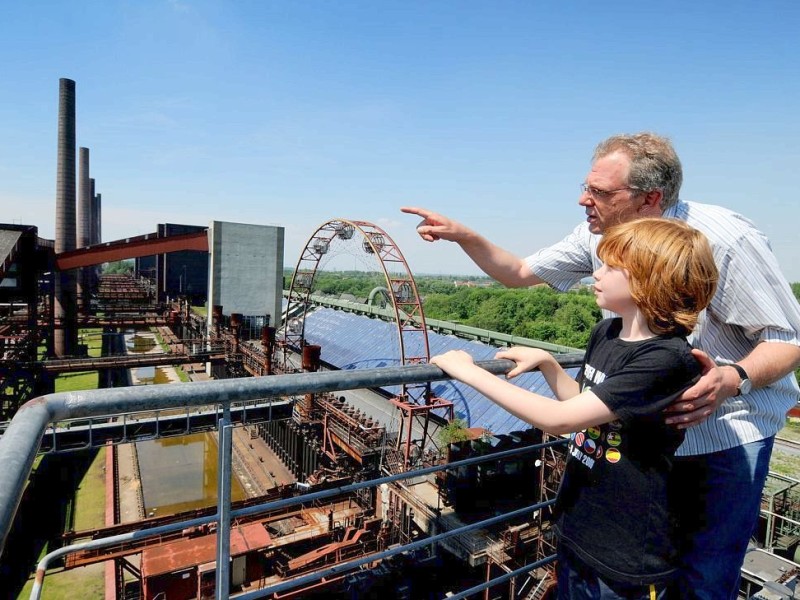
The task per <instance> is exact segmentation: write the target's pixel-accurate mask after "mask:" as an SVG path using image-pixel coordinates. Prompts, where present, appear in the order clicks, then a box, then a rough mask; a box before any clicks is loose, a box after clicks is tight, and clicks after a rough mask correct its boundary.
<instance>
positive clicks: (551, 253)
mask: <svg viewBox="0 0 800 600" xmlns="http://www.w3.org/2000/svg"><path fill="white" fill-rule="evenodd" d="M591 237H592V234H591V233H590V232H589V230H588V228H587V227H586V224H585V223H581V224H580V225H578V226H577V227H576V228H575V229H573V230H572V233H570V234H569V235H568V236H567V237H565V238H564V239H563V240H561V241H560V242H556V243H555V244H553V245H552V246H549V247H548V248H543V249H541V250H539V251H538V252H535V253H534V254H531V255H530V256H528V257H527V258H525V262H526V263H527V265H528V268H530V270H531V273H533V274H534V275H536V276H537V277H539V278H540V279H543V280H544V281H546V282H547V283H548V284H550V285H551V286H552V287H554V288H555V289H557V290H560V291H562V292H566V291H567V290H569V289H570V288H571V287H572V286H573V285H575V284H576V283H578V282H579V281H580V280H581V279H582V278H583V277H588V276H589V275H591V274H592V273H593V272H594V266H593V265H594V263H593V253H594V250H593V248H592V243H591Z"/></svg>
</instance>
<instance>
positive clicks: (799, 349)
mask: <svg viewBox="0 0 800 600" xmlns="http://www.w3.org/2000/svg"><path fill="white" fill-rule="evenodd" d="M682 179H683V175H682V168H681V163H680V160H679V159H678V156H677V154H676V153H675V151H674V149H673V147H672V145H671V143H670V142H669V140H667V139H665V138H662V137H660V136H657V135H654V134H651V133H639V134H635V135H620V136H613V137H611V138H609V139H607V140H605V141H604V142H601V143H600V144H599V145H598V146H597V148H596V150H595V153H594V157H593V162H592V167H591V170H590V171H589V173H588V175H587V176H586V180H585V182H584V183H583V185H582V193H581V196H580V199H579V201H578V203H579V204H580V205H581V206H583V207H584V209H585V211H586V221H585V222H583V223H581V224H579V225H578V226H577V227H576V228H575V229H574V230H573V231H572V233H570V234H569V235H568V236H567V237H565V238H564V239H563V240H561V241H560V242H558V243H556V244H554V245H552V246H550V247H548V248H544V249H542V250H540V251H538V252H536V253H535V254H532V255H531V256H528V257H527V258H524V259H523V258H519V257H516V256H514V255H513V254H511V253H510V252H508V251H506V250H504V249H502V248H500V247H499V246H496V245H495V244H493V243H492V242H490V241H489V240H487V239H486V238H484V237H483V236H481V235H479V234H478V233H476V232H475V231H473V230H471V229H469V228H467V227H465V226H464V225H462V224H460V223H457V222H455V221H453V220H451V219H448V218H447V217H445V216H443V215H439V214H437V213H434V212H431V211H428V210H426V209H422V208H409V207H406V208H403V209H402V210H403V212H406V213H410V214H416V215H419V216H421V217H422V218H423V221H422V223H420V224H419V225H418V227H417V231H418V233H419V235H420V237H422V239H424V240H426V241H430V242H433V241H436V240H439V239H443V240H449V241H453V242H456V243H457V244H459V245H460V246H461V248H462V249H463V250H464V251H465V252H466V253H467V255H468V256H469V257H470V258H471V259H472V260H473V261H474V262H475V264H477V265H478V266H479V267H480V268H481V269H482V270H483V271H484V272H485V273H486V274H487V275H489V276H491V277H493V278H494V279H496V280H497V281H499V282H500V283H503V284H504V285H507V286H510V287H521V286H530V285H536V284H539V283H547V284H549V285H551V286H552V287H554V288H556V289H559V290H562V291H566V290H568V289H569V288H570V287H571V286H572V285H573V284H575V283H576V282H577V281H579V280H580V279H581V278H582V277H586V276H588V275H591V273H592V272H594V271H595V270H596V269H597V268H599V267H600V265H601V263H600V261H599V259H598V258H597V254H596V252H595V250H596V248H597V244H598V242H599V240H600V236H601V235H602V233H603V231H604V230H605V229H606V228H607V227H610V226H611V225H614V224H616V223H621V222H626V221H630V220H632V219H635V218H639V217H653V216H656V217H657V216H664V217H672V218H676V219H680V220H683V221H686V222H687V223H688V224H689V225H692V226H693V227H695V228H697V229H699V230H700V231H702V232H703V233H704V234H706V236H707V237H708V239H709V241H710V242H711V245H712V248H713V251H714V260H715V262H716V263H717V267H718V269H719V272H720V278H719V285H718V288H717V289H718V291H717V294H716V295H715V297H714V299H713V301H712V303H711V305H710V307H709V308H708V309H707V311H706V313H705V315H703V316H702V317H701V320H700V321H699V323H698V326H697V328H696V329H695V332H694V334H693V336H692V338H691V341H692V344H693V346H694V347H695V348H696V349H697V350H695V351H694V352H695V356H696V358H697V359H698V360H699V361H700V362H701V364H702V365H703V369H704V375H703V377H702V378H701V380H700V381H699V382H698V383H697V384H696V385H695V386H693V387H692V388H690V389H689V390H687V391H686V392H685V393H684V394H683V396H682V398H681V400H680V401H679V402H677V403H676V404H675V405H674V407H673V408H672V409H671V412H670V413H669V414H668V416H667V422H668V423H672V424H674V425H675V426H676V427H679V428H688V429H687V435H686V440H685V442H684V443H683V445H682V446H681V447H680V449H679V450H678V453H677V456H678V459H677V461H676V468H675V474H676V486H675V491H676V492H677V496H678V497H679V499H680V501H681V506H680V507H679V510H680V513H681V527H682V528H683V531H685V535H686V547H685V548H684V549H683V557H682V569H681V575H680V577H681V585H682V586H684V594H683V595H682V597H687V598H688V597H696V598H702V599H718V598H719V599H725V600H727V599H731V600H734V599H735V598H736V597H737V592H738V580H739V570H740V568H741V564H742V562H743V559H744V554H745V552H746V550H747V544H748V541H749V539H750V535H751V533H752V532H753V530H754V527H755V524H756V522H757V520H758V512H759V505H760V500H761V492H762V489H763V485H764V481H765V479H766V475H767V471H768V467H769V459H770V455H771V452H772V444H773V441H774V436H775V434H776V433H777V432H778V431H779V430H780V429H781V428H782V427H783V425H784V423H785V415H786V412H787V411H788V410H789V409H790V408H791V407H793V406H794V405H795V404H797V402H798V400H800V390H799V389H798V385H797V381H796V379H795V377H794V374H793V372H794V370H795V369H797V368H798V366H800V306H798V303H797V301H796V299H795V298H794V296H793V294H792V292H791V289H790V287H789V284H788V283H787V282H786V279H785V278H784V276H783V275H782V274H781V272H780V269H779V267H778V264H777V260H776V259H775V256H774V255H773V253H772V251H771V249H770V247H769V242H768V240H767V239H766V237H765V236H764V234H762V233H761V232H760V231H758V230H757V229H756V228H755V226H754V225H753V224H752V223H751V222H750V221H748V220H747V219H745V218H744V217H742V216H741V215H738V214H736V213H733V212H731V211H729V210H727V209H724V208H721V207H718V206H711V205H707V204H698V203H694V202H684V201H681V200H679V199H678V193H679V191H680V187H681V183H682ZM712 413H713V416H711V418H708V417H709V415H712Z"/></svg>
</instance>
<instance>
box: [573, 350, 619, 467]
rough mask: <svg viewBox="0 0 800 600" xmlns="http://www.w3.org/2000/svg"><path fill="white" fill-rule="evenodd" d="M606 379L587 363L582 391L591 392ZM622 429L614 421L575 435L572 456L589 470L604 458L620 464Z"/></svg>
mask: <svg viewBox="0 0 800 600" xmlns="http://www.w3.org/2000/svg"><path fill="white" fill-rule="evenodd" d="M605 379H606V374H605V373H603V372H602V371H600V370H598V369H596V368H594V367H593V366H592V365H590V364H588V363H587V364H585V365H584V366H583V389H582V390H581V391H582V392H585V391H586V390H590V389H592V385H593V384H598V383H602V382H603V381H605ZM620 428H621V424H620V422H619V421H613V422H611V423H607V424H605V425H598V426H593V427H589V428H587V429H586V430H584V431H578V432H576V433H573V434H572V436H571V438H570V439H571V440H572V445H571V447H570V454H571V455H572V457H573V458H576V459H577V460H578V461H579V462H580V463H581V464H582V465H584V466H586V467H587V468H589V469H592V468H593V467H594V465H595V461H597V460H600V459H601V458H603V456H605V458H606V460H607V461H608V462H609V463H611V464H615V463H617V462H619V460H620V458H622V453H621V452H620V451H619V445H620V444H621V443H622V435H621V434H620V432H619V430H620Z"/></svg>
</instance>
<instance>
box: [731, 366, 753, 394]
mask: <svg viewBox="0 0 800 600" xmlns="http://www.w3.org/2000/svg"><path fill="white" fill-rule="evenodd" d="M728 366H729V367H733V368H734V369H736V372H737V373H739V380H740V381H739V385H738V386H736V395H737V396H739V395H741V393H742V384H743V383H744V382H745V381H749V379H750V377H749V376H748V375H747V371H745V370H744V367H742V365H737V364H736V363H731V364H730V365H728Z"/></svg>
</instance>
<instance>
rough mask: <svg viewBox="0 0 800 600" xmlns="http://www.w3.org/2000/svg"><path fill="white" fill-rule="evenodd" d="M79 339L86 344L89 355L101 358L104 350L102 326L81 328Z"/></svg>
mask: <svg viewBox="0 0 800 600" xmlns="http://www.w3.org/2000/svg"><path fill="white" fill-rule="evenodd" d="M78 339H79V340H80V343H81V344H85V345H86V347H87V349H88V352H89V356H90V357H92V358H99V357H100V354H101V352H102V350H103V330H102V328H92V329H80V330H79V331H78Z"/></svg>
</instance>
